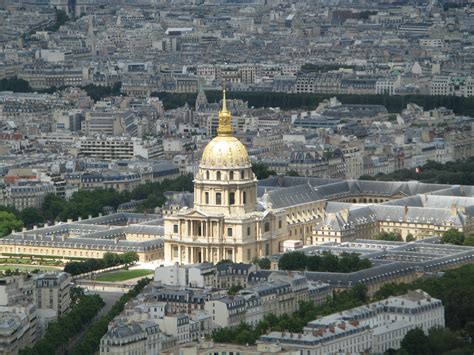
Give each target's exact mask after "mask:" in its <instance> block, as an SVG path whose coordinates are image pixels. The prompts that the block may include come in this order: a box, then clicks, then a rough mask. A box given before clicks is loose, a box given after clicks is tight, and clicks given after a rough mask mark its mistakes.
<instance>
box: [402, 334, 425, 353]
mask: <svg viewBox="0 0 474 355" xmlns="http://www.w3.org/2000/svg"><path fill="white" fill-rule="evenodd" d="M400 345H401V348H402V349H403V350H405V351H406V352H407V353H408V354H426V355H428V354H431V349H430V344H429V341H428V337H427V336H426V334H425V333H424V332H423V330H421V329H420V328H415V329H412V330H410V331H409V332H408V333H407V334H406V335H405V337H404V338H403V340H402V342H401V344H400Z"/></svg>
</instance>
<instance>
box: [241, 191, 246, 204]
mask: <svg viewBox="0 0 474 355" xmlns="http://www.w3.org/2000/svg"><path fill="white" fill-rule="evenodd" d="M242 203H243V204H244V205H245V204H246V203H247V193H246V192H245V191H244V192H242Z"/></svg>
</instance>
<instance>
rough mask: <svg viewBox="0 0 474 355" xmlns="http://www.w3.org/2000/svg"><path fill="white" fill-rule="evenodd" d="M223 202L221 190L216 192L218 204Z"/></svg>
mask: <svg viewBox="0 0 474 355" xmlns="http://www.w3.org/2000/svg"><path fill="white" fill-rule="evenodd" d="M220 204H222V195H221V193H220V192H217V193H216V205H220Z"/></svg>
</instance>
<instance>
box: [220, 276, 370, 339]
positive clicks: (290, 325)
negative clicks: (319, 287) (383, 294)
mask: <svg viewBox="0 0 474 355" xmlns="http://www.w3.org/2000/svg"><path fill="white" fill-rule="evenodd" d="M366 301H367V287H366V286H364V285H357V286H355V287H354V288H353V289H351V290H348V291H343V292H339V293H335V294H334V297H333V298H332V299H328V301H327V302H326V303H324V304H322V305H317V304H315V303H314V302H313V301H310V302H300V305H299V310H298V311H296V312H295V313H293V314H283V315H281V316H276V315H274V314H269V315H267V316H265V317H264V319H263V320H262V321H260V322H259V323H258V324H257V325H256V326H255V327H252V326H250V325H248V324H246V323H241V324H240V325H239V326H238V327H235V328H220V329H217V330H215V331H214V332H213V333H212V338H213V339H214V341H215V342H218V343H233V344H255V341H256V340H258V338H259V337H260V336H261V335H263V334H265V333H266V332H267V331H269V330H272V331H290V332H294V333H296V332H302V331H303V327H304V326H305V325H306V324H307V323H308V322H310V321H312V320H315V319H316V318H317V316H320V315H322V316H324V315H328V314H331V313H334V312H340V311H342V310H345V309H348V308H352V307H357V306H360V305H362V304H364V303H365V302H366Z"/></svg>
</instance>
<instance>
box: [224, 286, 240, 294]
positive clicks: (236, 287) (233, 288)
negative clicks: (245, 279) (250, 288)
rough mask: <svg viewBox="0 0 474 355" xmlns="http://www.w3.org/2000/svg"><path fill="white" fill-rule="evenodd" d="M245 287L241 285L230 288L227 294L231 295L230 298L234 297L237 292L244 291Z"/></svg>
mask: <svg viewBox="0 0 474 355" xmlns="http://www.w3.org/2000/svg"><path fill="white" fill-rule="evenodd" d="M242 289H243V287H242V286H240V285H234V286H231V287H230V288H229V290H228V291H227V294H228V295H230V296H233V295H236V294H237V292H239V291H240V290H242Z"/></svg>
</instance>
